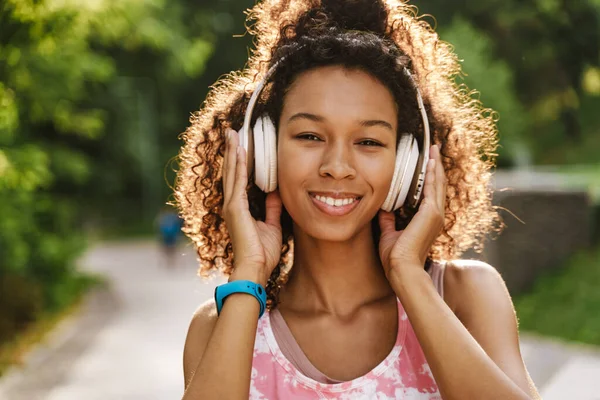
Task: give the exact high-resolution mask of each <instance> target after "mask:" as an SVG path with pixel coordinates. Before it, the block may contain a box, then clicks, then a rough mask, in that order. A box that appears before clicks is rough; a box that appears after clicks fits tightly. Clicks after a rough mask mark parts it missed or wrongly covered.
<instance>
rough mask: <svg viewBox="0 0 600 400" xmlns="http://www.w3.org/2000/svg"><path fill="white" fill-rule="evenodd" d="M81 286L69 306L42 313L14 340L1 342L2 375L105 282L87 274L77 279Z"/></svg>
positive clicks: (19, 362) (0, 372)
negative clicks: (85, 296) (85, 297)
mask: <svg viewBox="0 0 600 400" xmlns="http://www.w3.org/2000/svg"><path fill="white" fill-rule="evenodd" d="M77 281H78V283H79V285H80V287H79V288H78V291H77V293H76V294H74V295H73V297H72V299H71V301H70V302H69V303H68V305H67V306H65V307H63V308H61V309H59V310H55V311H51V312H50V311H46V312H44V313H42V314H41V315H40V316H39V318H38V319H37V320H36V321H35V322H32V323H31V324H29V325H28V326H27V327H26V328H25V329H24V330H22V331H20V332H19V333H18V334H17V335H16V336H15V337H14V338H13V339H12V340H10V341H7V342H4V343H0V376H2V374H3V373H4V372H6V370H7V369H8V368H9V367H11V366H13V365H21V364H22V363H23V361H24V360H25V357H26V355H27V354H28V353H29V352H30V351H31V350H32V349H33V348H34V347H35V346H36V345H37V344H39V343H41V342H42V341H43V340H44V339H45V338H46V336H47V335H48V334H49V333H50V332H51V331H52V330H53V329H54V328H55V327H56V326H57V325H58V323H60V322H61V321H63V320H64V319H65V318H66V317H68V316H70V315H72V314H73V313H75V312H77V310H79V308H80V307H81V304H82V301H83V299H84V295H85V294H86V293H87V292H88V291H89V290H90V289H92V288H93V287H97V286H98V285H101V284H104V283H105V282H104V280H103V279H102V278H101V277H98V276H95V275H91V274H85V275H81V276H80V277H78V279H77Z"/></svg>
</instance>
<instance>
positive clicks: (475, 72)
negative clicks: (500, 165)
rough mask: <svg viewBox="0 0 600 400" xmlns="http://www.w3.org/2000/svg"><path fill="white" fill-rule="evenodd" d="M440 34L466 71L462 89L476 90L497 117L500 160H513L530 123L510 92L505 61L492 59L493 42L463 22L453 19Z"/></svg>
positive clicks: (508, 69)
mask: <svg viewBox="0 0 600 400" xmlns="http://www.w3.org/2000/svg"><path fill="white" fill-rule="evenodd" d="M440 31H441V32H440V37H441V38H442V39H443V40H445V41H447V42H449V43H451V44H452V45H453V46H454V49H455V51H456V52H457V54H459V56H460V59H461V60H462V66H463V70H464V71H466V72H465V75H466V76H465V77H464V81H465V83H466V85H467V86H468V87H469V88H476V89H477V92H478V94H479V96H478V97H479V99H480V100H481V101H482V103H483V104H484V106H485V107H489V108H491V109H493V110H494V111H495V112H496V113H497V115H498V129H499V132H500V149H499V155H500V157H501V158H502V159H505V158H510V157H514V156H515V154H518V151H519V147H523V146H525V143H524V141H525V138H526V137H527V132H528V130H529V129H530V126H531V121H530V120H529V117H528V115H527V114H526V113H525V112H524V110H523V105H522V104H521V102H520V101H519V99H518V98H517V96H516V93H515V92H514V82H513V72H512V70H511V68H510V67H509V66H508V64H507V63H506V62H505V61H503V60H498V59H495V58H494V57H493V55H492V53H491V50H490V49H491V47H492V44H493V41H492V40H491V39H490V38H489V37H488V36H487V34H485V33H484V32H481V31H479V30H478V29H476V28H475V27H473V25H471V24H470V23H469V22H468V21H466V20H464V19H463V18H460V17H456V18H454V20H453V21H452V24H451V25H449V26H447V27H444V28H443V29H441V30H440ZM490 76H493V79H490ZM503 161H504V162H505V163H511V162H513V161H510V160H503Z"/></svg>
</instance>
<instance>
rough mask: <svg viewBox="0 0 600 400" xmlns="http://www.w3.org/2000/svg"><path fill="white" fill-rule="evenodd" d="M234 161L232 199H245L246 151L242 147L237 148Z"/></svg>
mask: <svg viewBox="0 0 600 400" xmlns="http://www.w3.org/2000/svg"><path fill="white" fill-rule="evenodd" d="M236 144H237V140H236ZM236 159H237V160H236V165H235V182H234V184H233V193H232V199H247V198H248V194H247V193H246V186H247V185H248V171H247V170H246V150H244V148H243V147H242V146H237V150H236Z"/></svg>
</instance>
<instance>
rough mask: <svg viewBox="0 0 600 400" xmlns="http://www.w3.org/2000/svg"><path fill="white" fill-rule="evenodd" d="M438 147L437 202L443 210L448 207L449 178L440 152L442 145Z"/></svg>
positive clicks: (436, 172)
mask: <svg viewBox="0 0 600 400" xmlns="http://www.w3.org/2000/svg"><path fill="white" fill-rule="evenodd" d="M435 147H436V153H437V154H436V168H435V174H436V180H437V196H438V197H437V203H438V206H439V207H440V210H442V212H443V211H444V210H445V208H446V191H447V186H448V179H447V178H446V173H445V171H444V164H443V163H442V153H441V152H440V147H439V146H438V145H436V146H435Z"/></svg>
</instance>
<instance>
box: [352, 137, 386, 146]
mask: <svg viewBox="0 0 600 400" xmlns="http://www.w3.org/2000/svg"><path fill="white" fill-rule="evenodd" d="M358 143H359V144H360V145H363V146H367V147H376V146H379V147H381V146H383V145H382V144H381V143H379V142H376V141H374V140H371V139H366V140H362V141H360V142H358Z"/></svg>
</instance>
